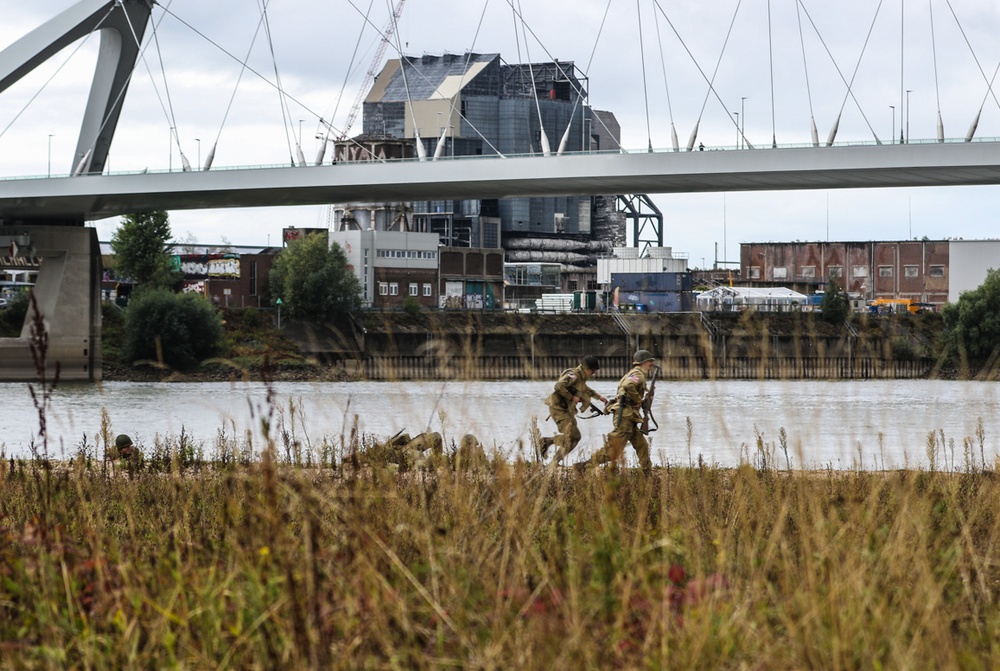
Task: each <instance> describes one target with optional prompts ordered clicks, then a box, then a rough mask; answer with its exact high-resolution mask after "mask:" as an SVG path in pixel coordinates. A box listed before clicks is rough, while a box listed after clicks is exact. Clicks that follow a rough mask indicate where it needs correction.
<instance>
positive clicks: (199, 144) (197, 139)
mask: <svg viewBox="0 0 1000 671" xmlns="http://www.w3.org/2000/svg"><path fill="white" fill-rule="evenodd" d="M194 141H195V142H197V143H198V170H201V139H200V138H195V139H194Z"/></svg>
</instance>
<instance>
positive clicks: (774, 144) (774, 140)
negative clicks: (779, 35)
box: [740, 0, 778, 149]
mask: <svg viewBox="0 0 1000 671" xmlns="http://www.w3.org/2000/svg"><path fill="white" fill-rule="evenodd" d="M771 33H772V31H771V0H767V62H768V65H769V67H770V71H771V149H777V148H778V133H777V131H776V129H775V121H774V119H775V114H774V39H773V37H772V35H771ZM746 122H747V120H746V117H744V118H743V125H744V126H745V125H746ZM740 135H743V131H742V130H741V131H740Z"/></svg>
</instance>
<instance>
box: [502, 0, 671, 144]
mask: <svg viewBox="0 0 1000 671" xmlns="http://www.w3.org/2000/svg"><path fill="white" fill-rule="evenodd" d="M654 1H655V0H654ZM507 4H508V5H510V8H511V9H512V10H513V12H514V14H515V16H520V14H519V13H518V10H517V8H516V7H514V1H513V0H507ZM515 25H516V22H515ZM524 28H525V29H527V31H528V32H529V33H531V36H532V37H534V38H535V41H536V42H537V43H538V46H540V47H541V48H542V51H544V52H545V55H546V56H548V57H549V60H551V61H552V63H553V64H554V65H555V66H556V70H557V71H558V72H559V74H561V75H562V76H563V77H565V78H566V81H567V82H568V83H569V85H570V86H571V87H572V88H573V90H574V91H576V92H577V94H579V95H581V96H582V95H583V93H584V91H583V90H582V88H581V87H579V86H578V85H577V83H575V82H574V78H572V77H570V76H569V74H568V73H567V72H566V71H565V70H564V69H563V68H562V65H561V64H560V63H559V61H558V60H556V59H555V58H554V57H553V56H552V53H551V52H550V51H549V50H548V49H547V48H546V47H545V43H543V42H542V41H541V40H540V39H538V35H536V34H535V31H534V30H532V29H531V26H530V25H528V23H527V22H526V21H525V22H524ZM515 30H516V28H515ZM525 39H527V38H525ZM518 60H520V45H519V47H518ZM584 74H586V73H584ZM594 118H595V119H596V120H597V122H598V123H599V124H600V125H601V127H602V128H604V130H605V131H607V132H608V134H609V135H610V136H611V137H614V133H612V132H611V129H610V128H608V125H607V124H606V123H605V122H604V120H603V119H601V118H600V117H594ZM616 143H617V144H618V147H619V149H622V150H624V148H623V147H622V146H621V143H620V142H618V141H617V140H616Z"/></svg>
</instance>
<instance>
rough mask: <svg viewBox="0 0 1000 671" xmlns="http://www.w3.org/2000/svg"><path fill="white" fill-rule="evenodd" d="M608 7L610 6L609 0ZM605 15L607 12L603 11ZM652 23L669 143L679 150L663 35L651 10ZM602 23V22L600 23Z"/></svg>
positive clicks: (675, 149) (657, 19) (657, 18)
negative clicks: (666, 115) (657, 49)
mask: <svg viewBox="0 0 1000 671" xmlns="http://www.w3.org/2000/svg"><path fill="white" fill-rule="evenodd" d="M608 7H611V3H610V1H609V2H608ZM605 16H607V13H606V12H605ZM653 23H654V25H655V26H656V42H657V44H658V45H659V48H660V69H661V70H662V71H663V88H664V89H665V90H666V92H667V112H668V114H669V115H670V143H671V145H672V146H673V148H674V151H680V143H679V142H678V141H677V126H675V125H674V107H673V105H672V104H671V103H670V85H669V84H667V59H666V57H664V55H663V36H662V35H661V34H660V17H658V16H657V15H656V12H655V11H654V12H653ZM602 25H603V24H602Z"/></svg>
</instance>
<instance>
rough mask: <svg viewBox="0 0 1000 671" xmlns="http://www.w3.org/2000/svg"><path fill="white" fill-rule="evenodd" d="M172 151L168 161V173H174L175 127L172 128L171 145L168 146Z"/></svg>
mask: <svg viewBox="0 0 1000 671" xmlns="http://www.w3.org/2000/svg"><path fill="white" fill-rule="evenodd" d="M167 147H169V151H170V158H169V159H168V161H167V172H173V171H174V127H173V126H171V127H170V144H168V145H167Z"/></svg>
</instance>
